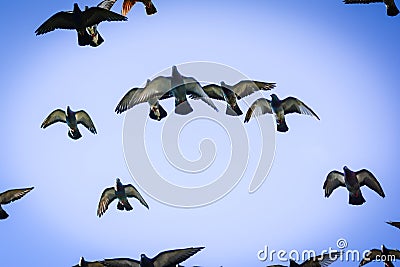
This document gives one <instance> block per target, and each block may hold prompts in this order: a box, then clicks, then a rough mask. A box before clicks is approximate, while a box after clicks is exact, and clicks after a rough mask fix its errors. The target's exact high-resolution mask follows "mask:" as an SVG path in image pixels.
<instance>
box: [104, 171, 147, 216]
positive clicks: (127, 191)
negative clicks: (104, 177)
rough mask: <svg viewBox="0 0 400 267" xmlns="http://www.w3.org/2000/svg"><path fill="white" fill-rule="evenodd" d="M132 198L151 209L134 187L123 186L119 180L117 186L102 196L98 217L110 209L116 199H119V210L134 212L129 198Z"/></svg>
mask: <svg viewBox="0 0 400 267" xmlns="http://www.w3.org/2000/svg"><path fill="white" fill-rule="evenodd" d="M131 197H134V198H136V199H137V200H139V202H140V203H141V204H142V205H143V206H145V207H146V208H147V209H149V205H147V203H146V201H145V200H144V199H143V197H142V196H141V195H140V193H139V192H138V191H137V190H136V188H135V187H134V186H133V185H131V184H127V185H123V184H122V183H121V180H120V179H119V178H117V179H116V183H115V186H114V187H109V188H106V189H104V191H103V193H102V194H101V197H100V201H99V206H98V208H97V216H99V217H101V216H102V215H103V214H104V213H105V212H106V210H107V209H108V205H110V203H111V202H113V201H114V200H115V199H118V204H117V209H118V210H127V211H130V210H133V207H132V206H131V204H130V203H129V201H128V198H131Z"/></svg>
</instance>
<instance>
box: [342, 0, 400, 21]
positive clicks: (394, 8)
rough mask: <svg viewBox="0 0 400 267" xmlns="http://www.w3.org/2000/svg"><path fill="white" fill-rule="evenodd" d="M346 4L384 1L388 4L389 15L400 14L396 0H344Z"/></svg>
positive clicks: (387, 11)
mask: <svg viewBox="0 0 400 267" xmlns="http://www.w3.org/2000/svg"><path fill="white" fill-rule="evenodd" d="M343 3H345V4H370V3H384V4H385V5H386V14H387V15H388V16H392V17H393V16H396V15H398V14H399V9H398V8H397V6H396V4H395V2H394V0H343Z"/></svg>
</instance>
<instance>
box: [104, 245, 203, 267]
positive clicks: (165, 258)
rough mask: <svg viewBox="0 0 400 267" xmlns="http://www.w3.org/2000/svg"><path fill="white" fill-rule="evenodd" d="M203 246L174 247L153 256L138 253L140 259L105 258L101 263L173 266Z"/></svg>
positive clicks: (128, 266) (134, 266) (110, 266)
mask: <svg viewBox="0 0 400 267" xmlns="http://www.w3.org/2000/svg"><path fill="white" fill-rule="evenodd" d="M203 248H204V247H196V248H183V249H174V250H167V251H163V252H160V253H159V254H158V255H157V256H155V257H154V258H152V259H151V258H148V257H147V256H146V255H145V254H142V255H140V261H138V260H133V259H129V258H117V259H105V260H104V261H103V262H102V263H103V264H104V265H105V266H108V267H175V266H176V265H177V264H179V263H181V262H183V261H185V260H187V259H189V258H190V257H191V256H193V255H194V254H196V253H197V252H199V251H200V250H202V249H203Z"/></svg>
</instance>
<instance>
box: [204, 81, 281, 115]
mask: <svg viewBox="0 0 400 267" xmlns="http://www.w3.org/2000/svg"><path fill="white" fill-rule="evenodd" d="M275 86H276V83H269V82H260V81H251V80H242V81H240V82H238V83H236V84H235V85H233V86H231V85H227V84H226V83H225V82H221V85H217V84H208V85H205V86H203V90H204V92H205V93H206V94H207V95H208V96H209V97H210V98H213V99H216V100H222V101H225V102H226V103H227V105H226V114H227V115H231V116H239V115H242V114H243V112H242V111H241V110H240V108H239V106H238V104H237V100H240V99H241V98H242V97H246V96H248V95H251V94H252V93H254V92H256V91H259V90H271V89H273V88H275Z"/></svg>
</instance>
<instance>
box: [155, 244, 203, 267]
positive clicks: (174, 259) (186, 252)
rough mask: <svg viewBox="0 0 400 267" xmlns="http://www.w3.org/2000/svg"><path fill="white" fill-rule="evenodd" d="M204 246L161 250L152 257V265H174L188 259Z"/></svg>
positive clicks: (156, 266)
mask: <svg viewBox="0 0 400 267" xmlns="http://www.w3.org/2000/svg"><path fill="white" fill-rule="evenodd" d="M203 248H204V247H197V248H183V249H174V250H168V251H163V252H161V253H159V254H158V255H157V256H156V257H155V258H154V259H153V262H154V267H175V266H176V265H177V264H179V263H181V262H183V261H185V260H187V259H189V258H190V257H191V256H193V255H194V254H196V253H197V252H199V251H200V250H202V249H203Z"/></svg>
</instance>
